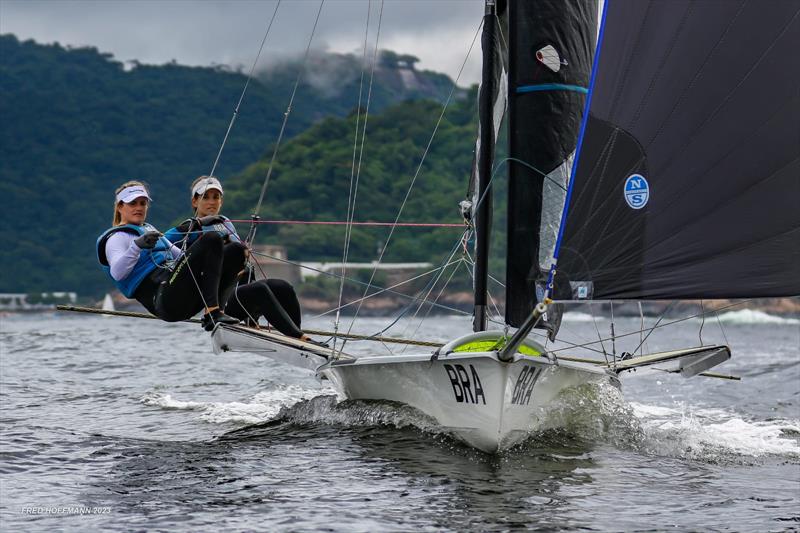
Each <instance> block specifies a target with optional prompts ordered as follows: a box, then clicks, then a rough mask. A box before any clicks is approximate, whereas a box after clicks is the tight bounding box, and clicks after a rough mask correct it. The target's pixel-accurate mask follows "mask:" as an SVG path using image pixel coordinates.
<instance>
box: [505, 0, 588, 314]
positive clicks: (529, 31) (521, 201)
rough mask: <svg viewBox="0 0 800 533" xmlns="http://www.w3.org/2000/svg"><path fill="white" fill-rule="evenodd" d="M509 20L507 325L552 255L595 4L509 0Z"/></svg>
mask: <svg viewBox="0 0 800 533" xmlns="http://www.w3.org/2000/svg"><path fill="white" fill-rule="evenodd" d="M508 21H509V22H508V24H509V83H508V99H509V112H508V115H509V156H510V158H511V160H510V161H509V187H508V252H507V254H508V255H507V266H506V322H507V323H508V324H510V325H512V326H519V325H520V324H521V323H522V322H523V321H524V320H525V318H526V317H527V316H528V315H529V314H530V312H531V310H532V309H533V306H534V305H535V304H536V302H537V285H538V288H539V290H540V292H541V290H543V288H544V282H545V279H546V276H547V272H548V270H549V267H550V263H551V260H552V257H553V253H554V247H555V243H556V237H557V235H558V227H559V222H560V220H561V213H562V211H563V206H564V198H565V196H566V191H567V186H568V183H569V173H570V170H571V167H572V159H573V156H574V152H575V146H576V141H577V138H578V132H579V130H580V124H581V120H582V113H583V109H584V104H585V99H586V94H587V92H588V87H589V77H590V71H591V64H592V57H593V53H594V48H595V38H596V35H597V1H596V0H573V1H569V2H565V1H564V0H538V1H536V2H522V1H517V2H509V16H508ZM538 298H539V299H540V298H541V294H539V296H538ZM552 311H553V309H552V308H551V314H552ZM550 318H551V320H552V317H550Z"/></svg>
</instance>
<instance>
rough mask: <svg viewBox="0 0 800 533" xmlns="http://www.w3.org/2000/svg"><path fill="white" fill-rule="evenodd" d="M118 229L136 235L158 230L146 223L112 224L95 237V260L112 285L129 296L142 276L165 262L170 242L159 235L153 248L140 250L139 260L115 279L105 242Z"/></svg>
mask: <svg viewBox="0 0 800 533" xmlns="http://www.w3.org/2000/svg"><path fill="white" fill-rule="evenodd" d="M118 231H124V232H127V233H133V234H136V235H144V234H145V233H147V232H148V231H158V230H156V228H155V227H153V226H151V225H150V224H147V223H145V224H142V225H141V226H137V225H135V224H123V225H122V226H114V227H113V228H109V229H107V230H106V231H104V232H103V234H102V235H100V237H98V238H97V260H98V261H99V262H100V266H101V267H102V268H103V270H104V271H105V273H106V274H108V277H109V278H111V281H113V282H114V285H116V286H117V288H118V289H119V291H120V292H121V293H122V294H124V295H125V296H126V297H128V298H131V297H133V293H135V292H136V289H137V288H138V287H139V285H140V284H141V283H142V281H143V280H144V278H146V277H147V275H148V274H150V272H152V271H153V270H155V268H156V267H157V266H159V265H162V264H164V263H165V262H166V260H167V255H168V254H169V250H170V248H171V247H172V243H170V242H169V241H168V240H167V239H165V238H164V237H161V238H160V239H158V242H156V245H155V246H154V247H153V248H150V249H145V250H142V251H141V252H140V253H139V260H138V261H137V262H136V265H134V267H133V270H131V271H130V273H129V274H128V275H127V276H125V277H124V278H123V279H121V280H116V279H114V277H113V276H112V275H111V267H110V266H109V264H108V258H107V257H106V242H108V238H109V237H111V235H113V234H114V233H116V232H118Z"/></svg>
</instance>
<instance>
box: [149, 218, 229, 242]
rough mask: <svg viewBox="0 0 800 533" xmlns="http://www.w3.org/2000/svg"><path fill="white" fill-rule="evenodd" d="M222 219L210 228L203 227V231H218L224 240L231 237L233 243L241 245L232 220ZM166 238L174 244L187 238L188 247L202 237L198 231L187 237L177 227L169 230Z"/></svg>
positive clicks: (165, 234)
mask: <svg viewBox="0 0 800 533" xmlns="http://www.w3.org/2000/svg"><path fill="white" fill-rule="evenodd" d="M220 218H222V219H223V221H222V222H221V223H219V224H211V225H210V226H203V227H202V228H201V229H202V230H203V233H207V232H211V231H216V232H217V233H219V234H220V236H221V237H222V238H223V239H224V238H225V237H230V240H231V242H238V243H241V242H242V239H240V238H239V235H238V234H237V233H236V228H235V227H234V226H233V223H232V222H231V221H230V219H228V218H226V217H223V216H221V217H220ZM164 237H166V238H167V239H169V241H170V242H172V243H177V242H180V241H182V240H183V239H184V238H186V246H191V245H192V244H193V243H194V241H196V240H197V238H198V237H200V233H199V232H197V231H193V232H191V233H189V234H188V235H187V234H186V233H185V232H183V231H180V230H179V229H178V228H177V227H175V228H170V229H168V230H167V232H166V233H164Z"/></svg>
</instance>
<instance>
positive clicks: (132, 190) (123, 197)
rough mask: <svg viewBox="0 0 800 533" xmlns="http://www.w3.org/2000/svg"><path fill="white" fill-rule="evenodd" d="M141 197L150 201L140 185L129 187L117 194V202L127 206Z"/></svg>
mask: <svg viewBox="0 0 800 533" xmlns="http://www.w3.org/2000/svg"><path fill="white" fill-rule="evenodd" d="M142 196H144V197H145V198H147V199H148V200H150V201H152V198H150V195H149V194H147V189H145V188H144V187H142V186H141V185H131V186H130V187H125V188H124V189H122V190H121V191H119V192H118V193H117V201H118V202H125V203H126V204H129V203H131V202H132V201H134V200H136V199H137V198H141V197H142Z"/></svg>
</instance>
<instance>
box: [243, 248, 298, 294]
mask: <svg viewBox="0 0 800 533" xmlns="http://www.w3.org/2000/svg"><path fill="white" fill-rule="evenodd" d="M253 251H254V252H256V253H258V254H259V255H257V256H256V257H255V258H254V259H255V260H256V261H257V262H258V265H259V266H260V267H261V268H258V266H257V267H256V277H258V278H261V277H263V276H262V274H261V269H263V270H264V274H266V277H268V278H278V279H284V280H286V281H288V282H289V283H291V284H292V285H295V284H296V283H299V282H300V279H301V276H300V266H299V265H297V264H294V263H290V262H289V257H288V255H287V253H286V247H285V246H280V245H277V244H259V245H255V246H253Z"/></svg>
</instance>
